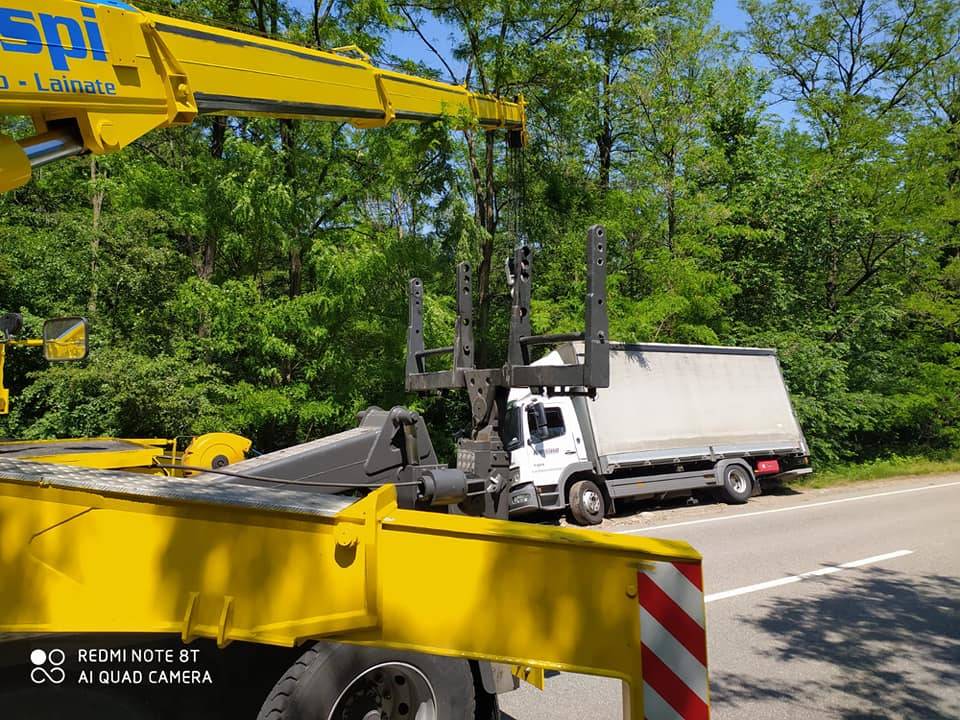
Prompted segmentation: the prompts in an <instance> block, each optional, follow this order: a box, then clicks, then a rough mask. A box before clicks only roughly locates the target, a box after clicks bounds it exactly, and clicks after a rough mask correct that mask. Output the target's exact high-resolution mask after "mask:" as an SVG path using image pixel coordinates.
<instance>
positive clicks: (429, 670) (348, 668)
mask: <svg viewBox="0 0 960 720" xmlns="http://www.w3.org/2000/svg"><path fill="white" fill-rule="evenodd" d="M378 666H382V667H378ZM384 675H386V676H391V677H394V678H395V677H396V676H397V675H400V676H402V677H404V678H409V677H415V678H416V683H414V682H413V681H410V680H406V679H405V680H404V682H402V683H393V681H392V680H390V679H389V678H388V679H387V680H386V681H385V682H386V683H390V685H389V686H388V687H387V688H386V689H387V690H388V691H389V689H390V687H392V688H393V689H394V691H395V693H396V695H397V696H396V697H394V696H393V695H390V697H389V698H387V697H386V695H387V693H382V691H383V690H384V683H383V681H382V680H381V682H378V681H377V680H376V678H377V677H380V678H381V679H382V678H383V676H384ZM420 678H422V679H423V680H425V681H426V682H427V684H428V686H429V688H430V691H431V692H430V694H432V696H433V698H434V699H435V701H436V705H435V708H436V717H437V718H441V719H443V720H446V719H447V718H449V719H450V720H474V718H475V713H476V691H475V688H474V681H473V673H472V672H471V670H470V664H469V663H468V662H467V661H466V660H454V659H451V658H443V657H438V656H435V655H422V654H420V653H412V652H401V651H395V650H382V649H380V648H372V647H354V646H351V645H341V644H339V643H326V642H320V643H317V644H316V645H314V646H313V647H311V648H310V649H309V650H307V651H306V652H305V653H304V654H303V655H302V656H300V659H299V660H297V662H295V663H294V664H293V665H292V666H291V667H290V669H289V670H287V672H286V673H285V674H284V676H283V677H282V678H280V680H279V681H278V682H277V684H276V685H274V687H273V690H272V691H271V692H270V695H268V696H267V699H266V701H265V702H264V703H263V707H262V708H260V713H259V714H258V715H257V720H327V718H329V717H330V716H331V713H332V712H333V711H334V710H336V711H337V713H336V715H334V718H335V720H360V718H363V717H364V715H365V714H366V713H367V712H369V711H370V710H371V709H378V708H379V709H381V710H383V711H385V712H389V713H390V714H388V715H387V717H390V718H391V719H392V718H402V719H403V720H415V718H416V708H415V707H410V706H409V705H406V704H405V703H404V702H402V701H403V699H404V698H403V697H401V692H402V691H403V689H404V688H409V692H411V693H412V692H413V686H414V684H419V683H420ZM381 693H382V694H383V697H381ZM351 698H352V699H353V702H350V701H351ZM384 703H386V705H384Z"/></svg>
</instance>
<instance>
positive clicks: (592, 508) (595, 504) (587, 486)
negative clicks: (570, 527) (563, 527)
mask: <svg viewBox="0 0 960 720" xmlns="http://www.w3.org/2000/svg"><path fill="white" fill-rule="evenodd" d="M567 502H569V503H570V517H571V518H572V519H573V521H574V522H575V523H576V524H577V525H599V524H600V523H602V522H603V515H604V512H605V510H606V507H605V505H604V500H603V493H602V492H600V488H598V487H597V484H596V483H595V482H594V481H593V480H578V481H577V482H575V483H574V484H573V485H571V486H570V496H569V498H568V500H567Z"/></svg>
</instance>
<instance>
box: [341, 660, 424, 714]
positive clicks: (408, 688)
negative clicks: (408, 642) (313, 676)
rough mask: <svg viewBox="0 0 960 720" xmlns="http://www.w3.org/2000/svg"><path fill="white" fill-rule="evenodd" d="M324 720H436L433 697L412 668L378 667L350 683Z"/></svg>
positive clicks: (393, 665)
mask: <svg viewBox="0 0 960 720" xmlns="http://www.w3.org/2000/svg"><path fill="white" fill-rule="evenodd" d="M327 720H438V718H437V694H436V692H434V689H433V685H431V683H430V681H429V680H427V677H426V675H424V674H423V673H422V672H421V671H420V670H418V669H417V668H415V667H414V666H413V665H408V664H407V663H381V664H379V665H373V666H371V667H369V668H367V669H365V670H364V671H363V672H361V673H359V674H358V675H357V676H356V677H354V678H353V680H351V681H350V683H349V684H348V685H347V687H346V688H344V690H343V692H341V693H340V697H338V698H337V701H336V702H335V703H334V704H333V709H332V710H331V711H330V714H329V715H328V716H327Z"/></svg>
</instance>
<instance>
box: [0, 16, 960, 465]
mask: <svg viewBox="0 0 960 720" xmlns="http://www.w3.org/2000/svg"><path fill="white" fill-rule="evenodd" d="M139 5H140V6H141V7H143V8H144V9H150V10H155V11H159V12H164V13H171V14H180V15H185V16H188V17H192V18H202V19H203V21H205V22H210V23H214V24H224V25H227V26H239V27H243V28H252V29H253V30H255V31H258V32H263V33H268V34H271V35H274V36H278V37H282V38H287V39H290V40H293V41H295V42H298V43H302V44H307V45H313V46H317V47H321V48H330V47H335V46H342V45H347V44H352V43H356V44H357V45H360V46H361V47H362V48H364V49H365V50H366V51H367V52H369V53H370V54H371V55H372V56H373V58H374V61H375V62H377V63H379V64H382V65H386V66H389V67H395V68H398V69H401V70H404V71H407V72H412V73H416V74H421V75H428V76H433V77H437V78H439V79H441V80H446V81H455V82H466V83H467V84H469V85H470V86H471V87H473V88H475V89H478V90H482V91H486V92H490V93H496V94H499V95H503V96H513V95H516V94H518V93H523V94H524V96H525V97H526V99H527V101H528V102H529V131H530V142H529V146H528V147H527V148H526V150H525V151H524V153H523V163H522V167H523V172H522V179H523V183H522V187H523V188H524V192H523V193H519V192H517V187H518V186H519V185H520V183H518V182H517V181H518V178H520V177H521V173H519V172H518V171H517V167H516V165H517V163H516V162H515V160H512V159H511V158H510V157H508V154H507V153H508V151H507V150H506V148H505V143H504V142H503V141H502V138H500V137H499V136H498V135H497V134H496V133H485V132H483V131H481V130H479V129H476V128H474V129H467V130H466V131H460V130H454V129H452V128H451V127H447V126H445V125H443V124H437V125H432V126H413V125H396V126H392V127H390V128H386V129H381V130H366V131H357V130H354V129H352V128H351V127H350V126H349V125H343V124H333V123H308V122H289V121H273V120H264V119H233V118H231V119H227V118H205V119H203V120H201V121H200V122H198V123H197V124H195V125H193V126H191V127H187V128H179V129H172V130H166V131H161V132H156V133H153V134H151V135H149V136H147V137H146V138H145V139H143V140H141V141H138V142H137V143H135V144H134V145H133V146H132V147H131V148H128V149H126V150H125V151H123V152H122V153H120V154H118V155H116V156H111V157H106V158H91V157H87V158H80V159H77V160H72V161H69V162H64V163H60V164H58V165H54V166H51V167H48V168H45V169H43V170H42V171H40V172H38V173H36V175H35V180H34V182H33V183H31V184H30V185H29V186H27V187H25V188H23V189H20V190H18V191H16V192H12V193H8V194H6V195H4V196H2V197H0V308H2V309H3V310H4V311H19V312H22V313H23V314H24V316H25V319H26V323H27V327H28V329H29V330H32V331H33V332H34V333H36V332H39V328H40V325H41V323H42V319H43V318H46V317H50V316H55V315H75V314H83V315H85V316H87V317H88V318H89V319H90V322H91V329H92V350H91V354H90V357H89V359H88V360H87V361H86V362H84V363H82V364H77V365H58V366H48V365H46V364H45V363H44V362H43V360H42V359H41V358H40V357H39V353H34V352H27V351H20V350H18V351H15V352H14V353H13V354H12V356H11V357H10V358H9V360H8V372H7V378H8V385H10V386H11V387H12V388H13V394H14V399H13V409H12V412H11V414H10V415H9V416H8V417H7V418H4V419H0V436H8V437H17V438H21V437H22V438H41V437H65V436H83V435H87V436H90V435H120V436H146V437H151V436H160V437H167V436H175V435H188V434H194V433H200V432H205V431H212V430H225V431H234V432H238V433H242V434H245V435H247V436H249V437H251V438H253V439H254V442H255V445H256V447H257V448H258V449H260V450H263V451H265V450H271V449H275V448H279V447H283V446H286V445H289V444H292V443H295V442H300V441H304V440H308V439H311V438H316V437H318V436H322V435H324V434H328V433H331V432H335V431H339V430H342V429H345V428H347V427H351V426H353V425H354V424H355V422H356V420H355V415H356V413H357V411H359V410H361V409H363V408H365V407H367V406H368V405H371V404H376V405H380V406H383V407H391V406H392V405H395V404H410V405H412V406H414V407H417V408H418V409H420V410H422V411H423V412H424V413H425V414H426V416H427V419H428V422H429V423H430V427H431V429H432V435H433V437H434V442H435V443H436V444H437V445H438V449H440V450H441V451H442V452H443V453H444V455H445V456H449V454H450V451H451V448H452V447H453V446H452V439H453V438H454V436H455V433H456V432H457V431H459V430H461V429H462V428H463V427H464V426H465V424H466V420H467V418H468V417H469V414H468V412H467V409H466V406H465V404H464V403H463V401H462V400H461V399H458V398H455V397H450V398H426V399H422V398H415V397H412V396H409V395H406V394H405V393H404V391H403V368H404V361H405V330H406V322H407V302H406V284H407V279H408V278H410V277H413V276H418V277H421V278H422V279H423V280H424V282H425V284H426V288H427V293H428V301H427V303H426V306H425V311H426V325H427V327H426V333H427V339H428V341H429V342H432V343H433V344H434V345H444V344H449V338H450V336H451V335H452V329H453V318H454V311H455V306H454V299H453V294H454V293H453V283H454V267H455V264H456V263H457V262H459V261H461V260H469V261H471V262H472V263H473V264H474V267H475V268H476V281H475V305H476V307H475V312H476V316H477V321H478V328H477V329H478V333H479V344H480V347H479V352H480V353H481V360H482V361H483V362H487V363H496V362H499V361H500V360H501V359H502V357H501V353H502V348H503V346H504V342H503V341H504V337H505V334H506V319H507V314H508V307H509V293H508V289H507V287H506V284H505V282H504V279H503V272H502V267H503V263H504V260H505V258H506V257H507V256H508V255H509V254H510V252H511V250H512V248H513V247H514V246H515V245H516V244H517V242H518V234H519V235H520V236H521V237H520V238H519V239H522V240H526V241H528V242H530V243H531V244H532V245H533V246H534V247H535V248H536V260H535V291H534V311H533V322H534V329H535V330H536V331H540V332H564V331H574V330H576V329H578V328H579V327H581V324H582V301H583V292H584V283H585V278H584V270H583V244H584V237H585V232H586V229H587V227H588V226H590V225H592V224H594V223H602V224H604V225H605V226H606V227H607V229H608V236H609V285H610V302H609V310H610V321H611V337H612V338H613V339H615V340H620V341H631V342H681V343H709V344H731V345H732V344H735V345H751V346H765V347H774V348H777V349H778V350H779V353H780V359H781V363H782V365H783V369H784V374H785V377H786V379H787V382H788V385H789V387H790V390H791V393H792V396H793V400H794V403H795V407H796V410H797V413H798V415H799V417H800V421H801V423H802V425H803V427H804V430H805V432H806V435H807V438H808V441H809V443H810V445H811V448H812V454H813V460H814V463H815V464H817V465H818V466H820V467H826V466H831V465H837V464H839V463H847V462H865V461H872V460H874V461H875V460H876V459H878V458H885V457H889V456H891V455H921V456H926V457H934V458H936V457H941V456H943V455H948V454H951V453H954V452H955V451H956V450H957V449H958V448H960V49H958V39H960V5H957V4H956V3H955V2H951V0H897V2H886V1H881V0H863V1H855V0H824V2H821V3H819V4H813V5H810V4H805V3H803V2H799V1H798V0H766V1H761V0H745V1H744V2H742V3H741V5H740V7H739V9H738V10H736V11H735V12H736V14H737V17H738V18H739V21H738V22H739V24H740V25H741V26H742V30H740V31H738V32H730V31H729V30H728V29H725V28H724V27H721V26H720V25H718V24H717V23H716V22H715V20H714V18H716V17H717V14H718V13H717V9H715V8H714V7H713V5H712V3H710V2H706V1H704V0H529V1H528V2H525V3H521V4H519V5H517V4H514V3H511V2H509V0H400V1H397V2H394V1H393V0H299V1H298V2H296V3H288V2H284V1H282V0H182V1H181V2H163V1H159V2H141V3H139ZM720 10H723V11H724V12H728V11H730V12H734V11H733V10H732V9H730V8H727V9H724V8H720ZM720 14H722V13H720ZM438 34H439V35H442V37H441V41H440V42H438V41H437V36H438ZM399 40H402V42H401V41H399ZM413 46H416V47H419V48H420V52H417V53H413V57H406V58H403V57H399V54H400V53H399V52H398V50H399V49H403V50H406V51H409V48H410V47H413ZM2 125H3V127H2V128H0V130H3V131H4V132H8V133H12V134H14V135H25V134H28V133H29V127H28V123H27V122H26V121H24V120H20V119H12V120H11V119H7V120H3V121H2ZM511 169H512V173H511V172H509V171H510V170H511ZM520 200H522V203H521V202H519V201H520ZM737 411H738V409H737V408H736V407H729V408H716V412H718V413H730V414H735V413H736V412H737Z"/></svg>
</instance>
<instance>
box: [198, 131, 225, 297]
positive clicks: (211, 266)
mask: <svg viewBox="0 0 960 720" xmlns="http://www.w3.org/2000/svg"><path fill="white" fill-rule="evenodd" d="M226 142H227V119H226V118H225V117H220V116H218V117H215V118H214V119H213V128H212V129H211V131H210V157H212V158H213V159H214V160H217V161H220V160H223V151H224V147H225V145H226ZM219 243H220V239H219V237H218V226H217V227H215V224H214V223H210V225H209V228H208V230H207V235H206V237H205V238H204V239H203V247H202V248H201V249H200V262H199V266H198V267H197V276H198V277H199V278H200V279H201V280H210V279H211V278H212V277H213V273H214V270H216V264H217V251H218V246H219Z"/></svg>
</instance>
